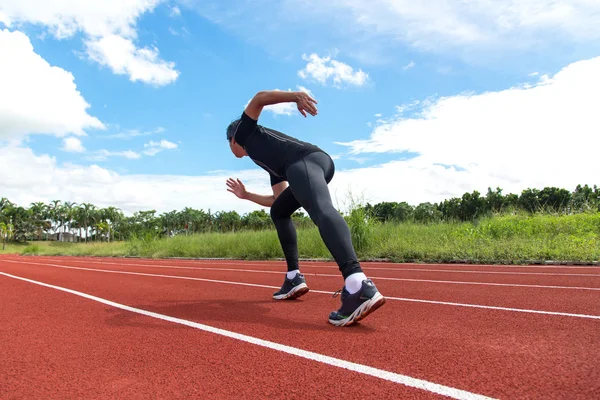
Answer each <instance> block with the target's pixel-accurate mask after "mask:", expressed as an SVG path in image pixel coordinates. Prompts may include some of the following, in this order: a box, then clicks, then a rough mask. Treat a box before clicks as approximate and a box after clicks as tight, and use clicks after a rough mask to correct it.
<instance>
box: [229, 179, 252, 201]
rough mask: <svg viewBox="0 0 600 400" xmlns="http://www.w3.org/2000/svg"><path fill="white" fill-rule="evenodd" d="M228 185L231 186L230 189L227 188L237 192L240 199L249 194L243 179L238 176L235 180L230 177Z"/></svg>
mask: <svg viewBox="0 0 600 400" xmlns="http://www.w3.org/2000/svg"><path fill="white" fill-rule="evenodd" d="M227 186H228V187H229V189H227V191H228V192H231V193H233V194H235V195H236V196H237V197H239V198H240V199H245V198H246V197H247V196H248V192H247V191H246V187H245V186H244V184H243V183H242V181H240V180H239V179H237V178H236V179H235V180H234V179H232V178H229V179H228V180H227Z"/></svg>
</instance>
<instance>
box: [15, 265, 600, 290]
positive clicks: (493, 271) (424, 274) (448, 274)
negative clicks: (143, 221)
mask: <svg viewBox="0 0 600 400" xmlns="http://www.w3.org/2000/svg"><path fill="white" fill-rule="evenodd" d="M26 258H27V257H20V258H17V259H26ZM43 258H44V259H47V260H49V261H57V260H58V261H61V260H72V261H73V262H81V263H89V264H104V263H108V264H120V265H127V266H129V265H134V264H148V265H149V264H156V265H174V266H181V267H189V268H194V267H203V266H204V267H215V266H216V267H219V268H231V269H240V268H241V269H259V270H271V271H274V272H275V271H278V272H282V271H286V266H285V264H283V263H280V262H275V261H266V262H264V263H263V262H255V261H248V262H244V261H232V262H224V261H220V260H218V261H194V262H191V261H187V260H173V259H165V260H152V259H144V260H139V259H117V261H115V259H114V258H94V257H62V258H61V257H43ZM371 265H382V264H381V263H379V264H375V263H373V264H367V266H365V267H364V270H365V271H366V273H367V275H369V276H378V275H379V276H387V277H392V278H400V279H402V278H406V279H420V280H448V281H457V282H463V281H464V282H490V283H500V284H511V283H512V284H524V285H536V284H539V285H548V286H575V287H577V286H580V287H592V288H599V289H600V268H594V270H596V269H597V270H598V273H596V272H594V273H587V272H585V271H580V272H577V271H568V270H552V271H538V269H539V268H537V269H536V268H533V269H530V270H528V271H513V270H511V269H508V270H502V271H498V270H497V268H489V269H488V270H478V269H475V270H470V269H469V270H466V269H465V268H466V267H467V266H462V265H456V266H451V265H445V266H440V268H441V269H436V268H437V267H436V268H432V267H426V268H420V266H418V267H417V268H413V267H412V266H410V265H409V266H407V267H401V268H393V267H390V268H380V267H372V266H371ZM397 265H404V264H397ZM589 268H593V267H589ZM301 269H302V271H303V272H304V273H306V274H313V273H316V274H338V275H339V271H338V269H337V266H336V265H335V264H332V263H313V262H309V263H303V264H301Z"/></svg>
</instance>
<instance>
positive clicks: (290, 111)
mask: <svg viewBox="0 0 600 400" xmlns="http://www.w3.org/2000/svg"><path fill="white" fill-rule="evenodd" d="M296 89H297V90H298V91H299V92H304V93H307V94H308V95H310V96H311V97H313V98H314V94H313V93H312V92H311V91H310V90H309V89H307V88H305V87H304V86H300V85H297V86H296ZM273 90H279V89H273ZM291 91H292V89H288V92H291ZM251 100H252V99H250V100H248V101H247V102H246V104H245V105H244V108H246V107H247V106H248V104H250V101H251ZM263 110H264V111H269V112H271V113H273V114H275V115H288V116H291V115H294V114H296V113H299V111H298V107H297V106H296V103H279V104H271V105H268V106H266V107H264V108H263Z"/></svg>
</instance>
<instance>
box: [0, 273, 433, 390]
mask: <svg viewBox="0 0 600 400" xmlns="http://www.w3.org/2000/svg"><path fill="white" fill-rule="evenodd" d="M0 288H1V289H2V290H0V303H2V305H3V306H2V307H0V318H1V319H2V321H3V323H2V325H1V327H0V332H1V333H3V335H2V336H3V337H4V339H3V347H2V349H3V356H2V357H0V370H2V371H3V373H2V374H1V375H0V397H1V398H3V399H17V398H44V399H64V398H128V399H136V398H140V399H142V398H144V399H146V398H169V399H177V398H181V399H184V398H185V399H187V398H207V399H217V398H219V399H221V398H231V399H239V398H272V399H279V398H281V399H287V398H306V397H308V398H318V397H327V398H336V397H339V396H343V397H345V396H348V397H352V398H365V397H371V396H374V397H376V398H385V397H387V396H392V397H396V398H408V399H421V398H423V399H435V398H442V397H441V396H438V395H434V394H432V393H429V392H426V391H423V390H418V389H415V388H411V387H407V386H403V385H399V384H395V383H391V382H388V381H385V380H381V379H377V378H375V377H370V376H365V375H364V374H360V373H356V372H352V371H348V370H342V369H339V368H335V367H332V366H327V365H323V364H320V363H316V362H313V361H309V360H305V359H302V358H299V357H296V356H292V355H289V354H285V353H281V352H277V351H273V350H270V349H266V348H262V347H260V346H254V345H251V344H248V343H244V342H241V341H238V340H233V339H230V338H226V337H223V336H219V335H215V334H210V333H206V332H202V331H199V330H197V329H191V328H187V327H183V326H181V325H175V324H173V323H170V322H165V321H161V320H157V319H155V318H150V317H146V316H142V315H138V314H134V313H131V312H127V311H123V310H119V309H115V308H113V307H109V306H106V305H103V304H99V303H96V302H93V301H90V300H87V299H82V298H79V297H76V296H73V295H70V294H66V293H62V292H58V291H56V290H53V289H48V288H44V287H40V286H36V285H33V284H30V283H27V282H22V281H18V280H14V279H10V278H7V277H5V276H0ZM332 382H335V385H332Z"/></svg>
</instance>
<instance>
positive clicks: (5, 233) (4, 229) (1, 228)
mask: <svg viewBox="0 0 600 400" xmlns="http://www.w3.org/2000/svg"><path fill="white" fill-rule="evenodd" d="M13 228H14V227H13V225H12V224H7V223H6V222H3V221H0V236H2V250H5V249H6V241H7V240H10V239H12V237H13V230H14V229H13Z"/></svg>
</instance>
